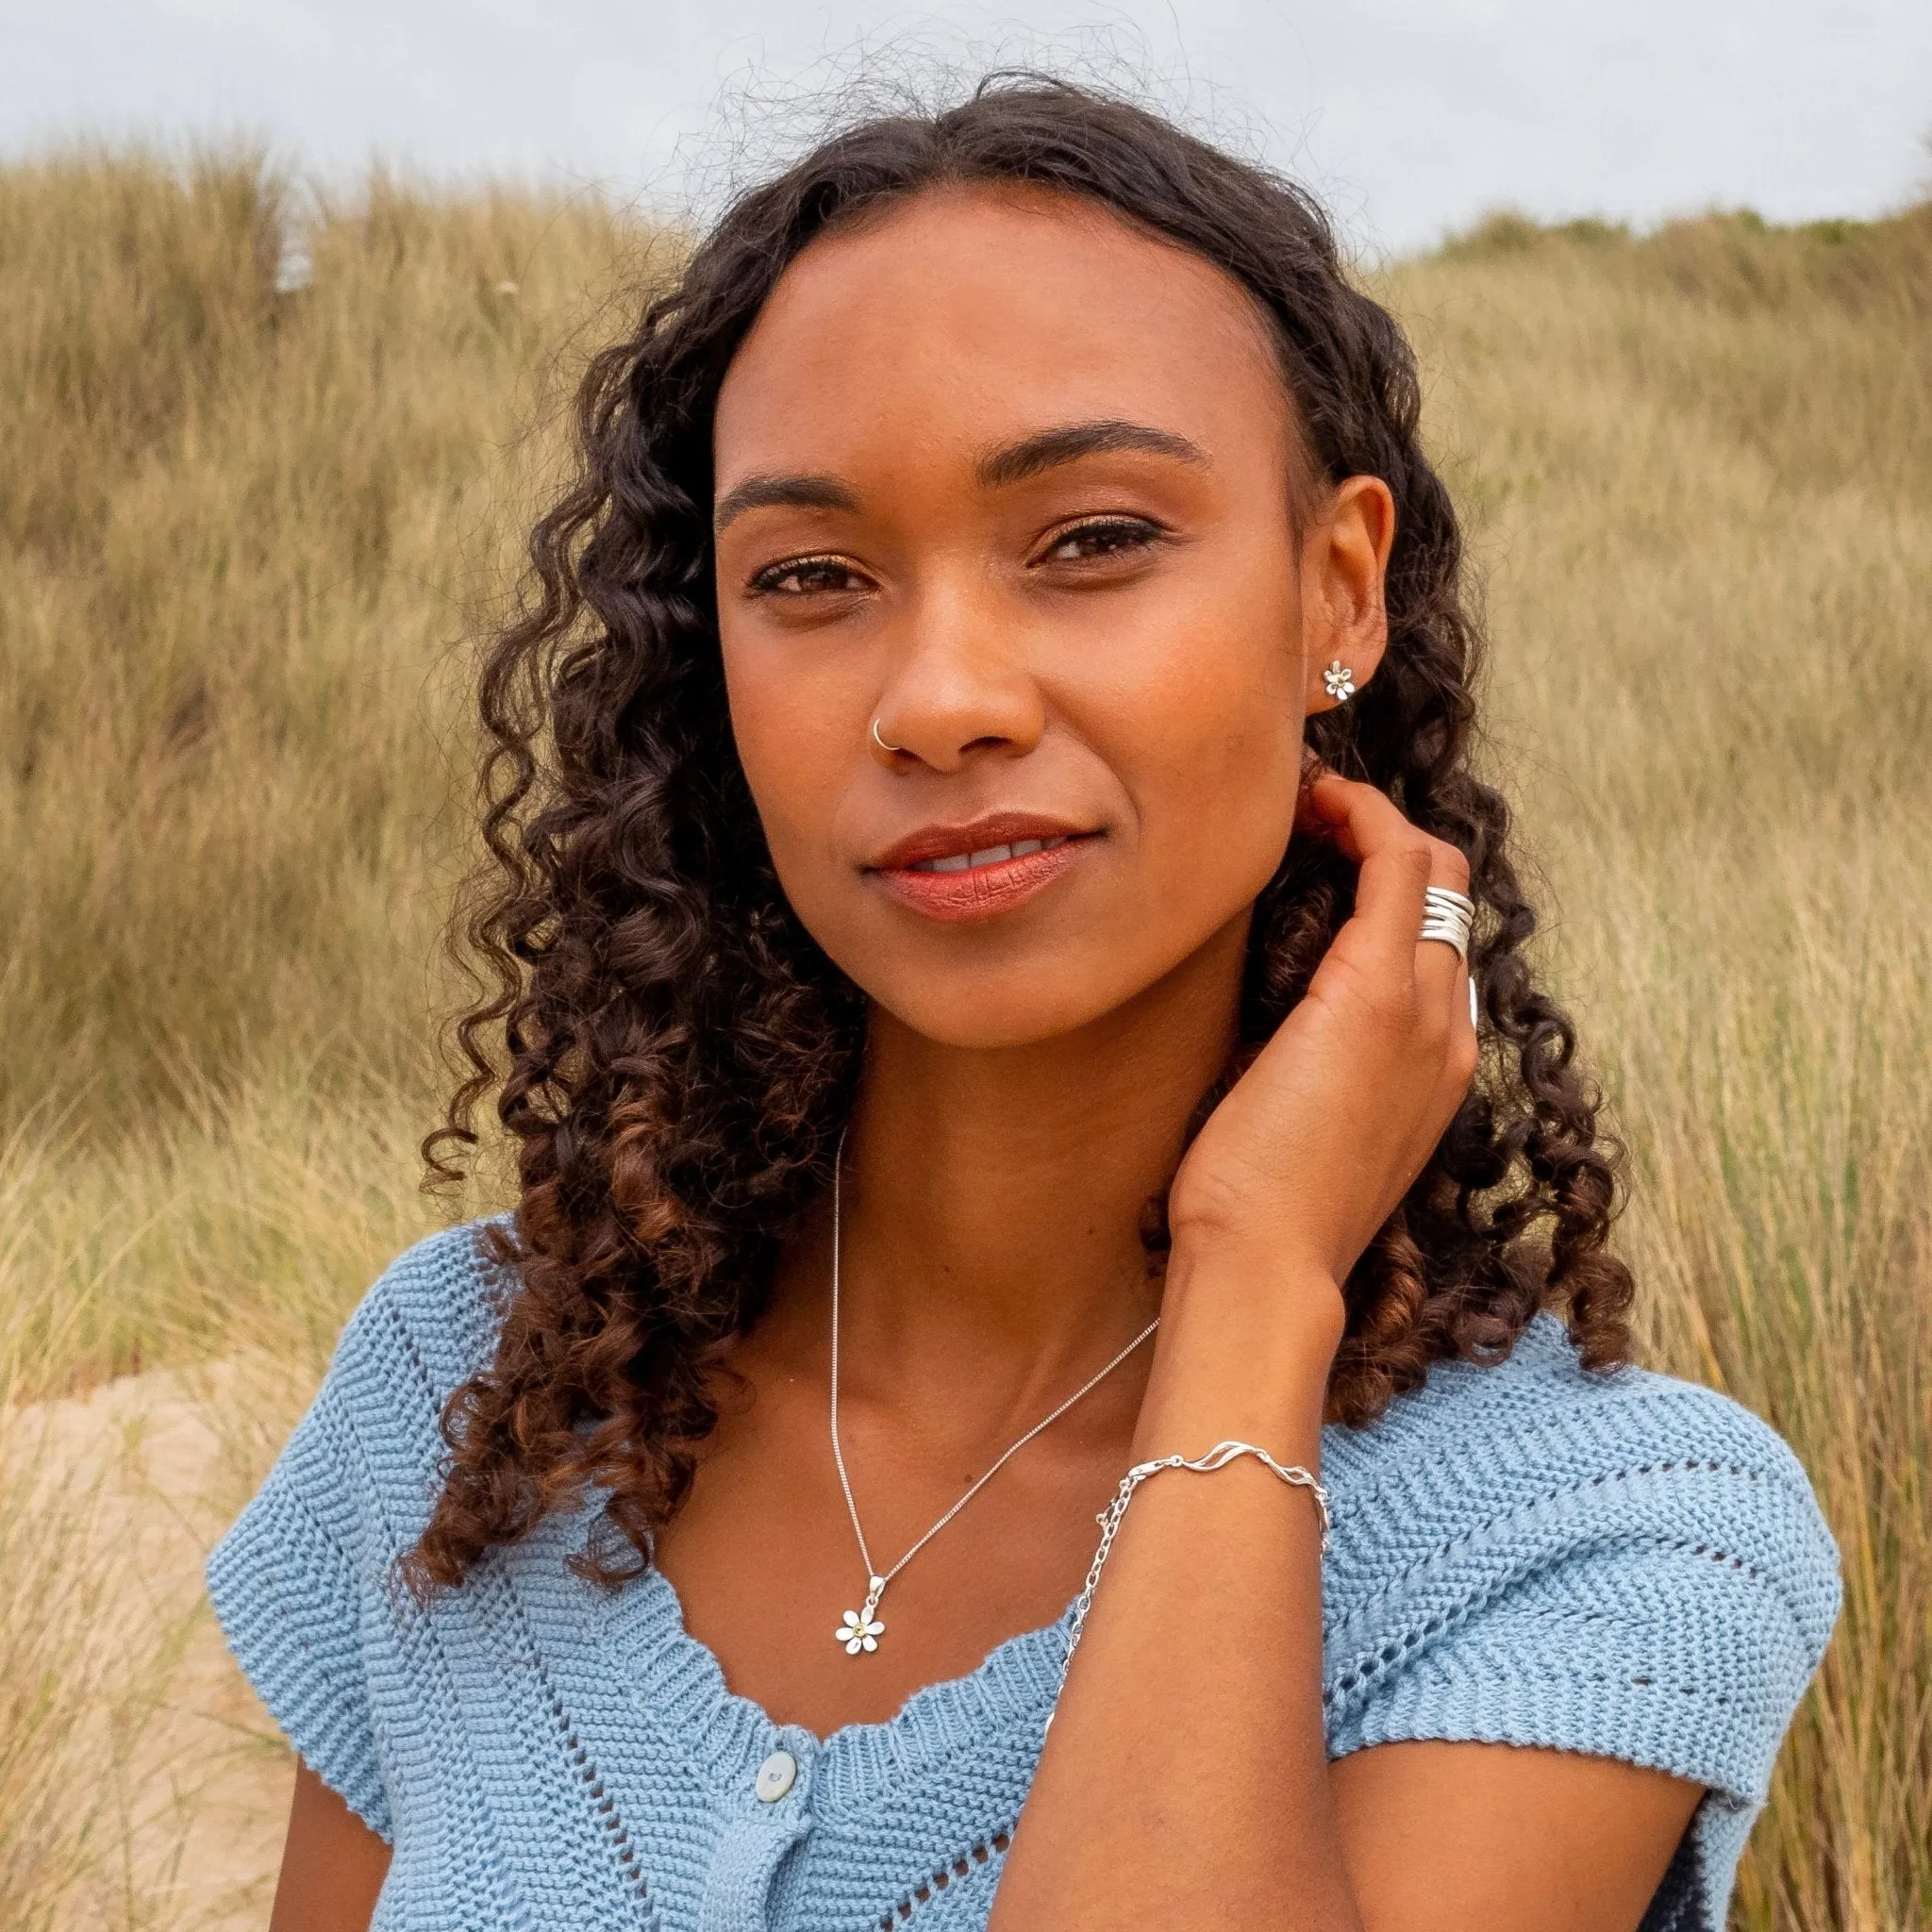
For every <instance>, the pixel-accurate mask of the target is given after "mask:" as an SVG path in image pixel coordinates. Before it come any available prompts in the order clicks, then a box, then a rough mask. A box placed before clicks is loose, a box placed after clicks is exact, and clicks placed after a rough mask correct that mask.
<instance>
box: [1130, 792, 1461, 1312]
mask: <svg viewBox="0 0 1932 1932" xmlns="http://www.w3.org/2000/svg"><path fill="white" fill-rule="evenodd" d="M1298 829H1299V830H1301V831H1303V832H1305V833H1311V834H1313V835H1314V836H1317V837H1322V838H1326V839H1328V840H1330V841H1333V843H1334V844H1335V845H1337V846H1338V847H1339V848H1340V849H1341V851H1342V852H1343V853H1345V854H1346V855H1347V856H1348V857H1349V858H1353V859H1355V860H1356V861H1357V863H1358V864H1359V866H1360V868H1361V874H1360V879H1359V882H1358V884H1357V891H1356V905H1355V911H1354V914H1353V916H1352V917H1351V918H1350V919H1349V920H1348V921H1347V923H1346V924H1344V925H1343V926H1342V928H1341V931H1340V932H1339V933H1337V934H1336V936H1335V940H1334V941H1333V943H1332V944H1331V945H1330V947H1329V949H1328V952H1327V954H1326V956H1325V957H1324V959H1323V961H1322V963H1321V965H1320V967H1319V968H1318V969H1317V970H1316V973H1315V976H1314V978H1313V980H1312V982H1311V983H1310V985H1309V987H1308V990H1307V994H1306V996H1305V997H1304V998H1303V999H1302V1000H1301V1001H1300V1002H1299V1003H1298V1004H1297V1005H1296V1007H1295V1008H1294V1010H1293V1011H1292V1012H1291V1013H1290V1014H1289V1016H1288V1018H1287V1019H1286V1020H1284V1021H1283V1022H1282V1024H1281V1025H1280V1026H1279V1028H1277V1030H1276V1031H1275V1033H1274V1038H1273V1039H1271V1040H1270V1041H1268V1043H1267V1044H1266V1045H1265V1046H1264V1047H1262V1049H1261V1051H1260V1052H1259V1054H1258V1055H1257V1057H1256V1058H1255V1060H1254V1062H1253V1064H1252V1065H1251V1066H1250V1067H1249V1068H1248V1069H1247V1071H1246V1072H1245V1073H1244V1074H1242V1075H1241V1078H1240V1080H1239V1081H1237V1082H1236V1084H1235V1086H1234V1087H1233V1089H1232V1090H1231V1091H1229V1092H1228V1094H1227V1095H1226V1097H1225V1098H1224V1099H1223V1100H1222V1102H1221V1103H1220V1105H1219V1106H1217V1107H1216V1108H1215V1109H1214V1111H1213V1113H1212V1114H1211V1115H1210V1116H1209V1117H1208V1123H1207V1124H1206V1125H1205V1126H1204V1127H1203V1128H1202V1130H1201V1132H1200V1134H1199V1135H1198V1136H1197V1137H1196V1138H1195V1141H1194V1142H1193V1145H1192V1146H1191V1148H1190V1149H1189V1151H1188V1155H1187V1158H1185V1159H1184V1160H1183V1161H1182V1163H1181V1167H1180V1171H1179V1173H1178V1174H1176V1176H1175V1178H1174V1187H1173V1189H1172V1191H1171V1193H1170V1196H1169V1203H1168V1217H1169V1224H1170V1227H1171V1228H1172V1231H1173V1236H1174V1251H1175V1257H1176V1259H1177V1260H1178V1259H1179V1258H1180V1257H1183V1256H1187V1257H1190V1258H1191V1259H1194V1260H1198V1259H1200V1258H1201V1257H1203V1256H1204V1255H1220V1254H1223V1253H1232V1254H1235V1255H1239V1256H1243V1257H1246V1256H1257V1255H1263V1254H1265V1255H1266V1256H1267V1257H1269V1263H1270V1265H1269V1271H1268V1272H1269V1274H1271V1275H1272V1276H1273V1277H1274V1278H1275V1279H1278V1280H1290V1281H1294V1282H1297V1283H1304V1282H1309V1281H1325V1282H1330V1283H1333V1284H1334V1285H1335V1287H1336V1288H1337V1290H1338V1291H1339V1289H1340V1286H1341V1283H1342V1282H1343V1281H1344V1280H1345V1279H1346V1278H1347V1276H1348V1273H1349V1271H1350V1269H1351V1268H1353V1267H1354V1265H1355V1263H1356V1261H1357V1257H1359V1256H1360V1255H1361V1253H1362V1251H1363V1249H1364V1248H1366V1247H1367V1245H1368V1244H1369V1242H1370V1241H1371V1240H1373V1239H1374V1234H1375V1231H1376V1229H1377V1228H1379V1227H1380V1226H1381V1224H1383V1222H1384V1221H1386V1220H1387V1219H1388V1217H1389V1215H1390V1214H1391V1211H1392V1210H1393V1209H1394V1208H1395V1207H1396V1205H1397V1203H1399V1202H1400V1201H1401V1199H1402V1197H1403V1195H1404V1194H1405V1193H1407V1191H1408V1189H1409V1187H1410V1186H1411V1185H1412V1184H1413V1182H1414V1181H1415V1178H1416V1176H1417V1175H1418V1174H1421V1172H1422V1171H1423V1169H1424V1166H1425V1165H1426V1164H1427V1162H1428V1159H1429V1157H1430V1155H1431V1154H1432V1153H1433V1152H1434V1150H1435V1147H1436V1144H1437V1142H1438V1141H1440V1140H1441V1136H1442V1133H1443V1131H1444V1129H1445V1128H1446V1127H1447V1126H1448V1124H1449V1123H1450V1121H1451V1120H1452V1119H1453V1118H1454V1117H1455V1114H1456V1110H1457V1108H1458V1107H1459V1106H1460V1105H1461V1103H1462V1100H1463V1098H1464V1096H1465V1095H1466V1094H1467V1092H1468V1091H1469V1083H1470V1081H1471V1079H1472V1078H1473V1077H1474V1073H1475V1067H1476V1054H1477V1045H1476V1032H1475V1028H1474V1025H1473V1024H1471V1020H1470V1004H1469V975H1468V970H1467V968H1466V967H1465V966H1464V964H1463V962H1462V961H1461V960H1460V959H1459V958H1457V954H1456V951H1455V949H1454V948H1453V947H1451V946H1448V945H1445V944H1443V943H1441V941H1433V940H1432V941H1426V942H1424V941H1422V940H1420V938H1419V937H1418V935H1419V934H1420V932H1421V929H1422V923H1423V912H1424V900H1423V894H1424V888H1426V887H1428V886H1431V885H1436V886H1448V887H1452V888H1453V889H1454V890H1455V891H1458V892H1466V891H1468V890H1469V863H1468V861H1467V859H1466V858H1464V857H1463V855H1462V854H1461V853H1460V852H1459V851H1457V849H1456V847H1455V846H1453V845H1449V844H1446V843H1445V842H1444V841H1441V840H1440V839H1433V838H1430V837H1429V836H1428V835H1427V834H1426V833H1424V832H1421V831H1419V830H1417V829H1416V827H1415V826H1414V825H1412V824H1409V822H1408V821H1407V819H1406V818H1404V817H1403V815H1402V813H1401V812H1400V811H1399V810H1398V809H1397V808H1396V807H1395V806H1394V804H1393V803H1392V802H1391V800H1390V799H1388V798H1387V797H1385V796H1384V795H1383V794H1382V793H1381V792H1379V791H1376V790H1375V789H1374V787H1373V786H1370V785H1361V784H1356V783H1353V782H1351V781H1349V780H1347V779H1343V778H1338V777H1336V776H1334V775H1332V774H1326V773H1324V774H1321V775H1319V776H1317V777H1316V778H1315V779H1314V781H1313V783H1312V784H1311V785H1309V786H1308V788H1307V790H1306V791H1304V793H1303V798H1302V806H1301V814H1300V820H1299V825H1298ZM1337 1312H1338V1313H1339V1310H1337ZM1337 1332H1338V1333H1339V1329H1338V1331H1337Z"/></svg>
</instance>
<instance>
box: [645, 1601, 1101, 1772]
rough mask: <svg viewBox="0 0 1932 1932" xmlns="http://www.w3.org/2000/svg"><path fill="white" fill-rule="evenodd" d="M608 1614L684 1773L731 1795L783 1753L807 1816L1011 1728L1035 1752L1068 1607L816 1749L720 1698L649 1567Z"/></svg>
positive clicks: (813, 1737) (811, 1740) (713, 1666)
mask: <svg viewBox="0 0 1932 1932" xmlns="http://www.w3.org/2000/svg"><path fill="white" fill-rule="evenodd" d="M616 1607H617V1610H618V1615H619V1621H620V1624H621V1626H622V1629H623V1635H624V1638H625V1641H626V1643H627V1645H628V1647H629V1649H630V1650H631V1653H632V1655H633V1657H635V1658H636V1661H637V1665H638V1669H637V1671H636V1673H635V1674H633V1676H632V1678H631V1682H630V1690H631V1692H632V1694H633V1696H634V1697H635V1698H636V1700H637V1702H638V1703H639V1705H640V1707H641V1709H642V1712H643V1714H644V1716H645V1717H646V1719H647V1720H648V1721H649V1722H650V1723H651V1724H652V1725H653V1726H654V1728H655V1729H657V1730H658V1733H659V1734H660V1736H662V1737H664V1738H665V1739H666V1740H667V1741H669V1742H671V1743H672V1744H674V1745H675V1748H677V1749H678V1751H679V1752H680V1754H681V1755H682V1756H684V1757H685V1758H686V1759H687V1760H688V1761H689V1762H690V1763H691V1766H692V1768H693V1769H694V1770H697V1771H699V1772H700V1773H702V1774H706V1775H707V1777H708V1781H715V1782H719V1783H722V1784H724V1785H725V1786H727V1787H732V1788H741V1787H742V1785H743V1783H744V1781H745V1780H746V1778H747V1777H748V1776H749V1774H750V1772H751V1771H752V1770H753V1769H754V1768H755V1767H756V1766H757V1765H758V1763H759V1762H760V1761H762V1759H763V1758H765V1757H767V1756H769V1755H770V1754H771V1753H772V1752H773V1751H774V1750H779V1749H784V1750H789V1751H791V1753H792V1755H793V1756H794V1757H798V1758H799V1759H800V1760H801V1762H806V1763H809V1764H810V1766H811V1767H812V1774H813V1783H814V1803H815V1808H818V1807H824V1808H826V1809H833V1810H848V1809H856V1808H858V1807H860V1806H862V1805H864V1804H866V1803H868V1802H869V1801H872V1800H874V1799H875V1798H876V1796H877V1795H878V1794H879V1792H880V1791H881V1790H884V1789H886V1788H887V1787H888V1786H890V1785H891V1784H893V1783H897V1782H908V1781H910V1780H913V1779H916V1778H918V1777H919V1776H921V1775H922V1774H924V1773H925V1772H927V1771H929V1770H931V1769H932V1768H933V1767H934V1766H936V1765H939V1764H942V1763H945V1762H947V1761H949V1760H950V1759H952V1758H954V1757H958V1756H959V1755H960V1754H961V1753H962V1752H964V1751H968V1750H970V1749H972V1748H973V1747H974V1745H975V1744H981V1743H984V1742H986V1741H988V1740H989V1739H991V1738H995V1737H1000V1736H1004V1737H1005V1738H1006V1739H1008V1740H1010V1739H1011V1737H1012V1735H1013V1733H1014V1731H1015V1729H1019V1730H1021V1731H1023V1732H1024V1731H1034V1732H1035V1748H1036V1749H1037V1748H1038V1739H1039V1737H1040V1736H1043V1734H1044V1728H1045V1719H1046V1717H1047V1714H1048V1713H1049V1712H1050V1711H1051V1710H1052V1708H1053V1705H1054V1701H1055V1698H1056V1696H1057V1694H1058V1689H1059V1675H1060V1665H1061V1660H1062V1658H1063V1657H1064V1656H1065V1651H1066V1641H1067V1636H1068V1633H1069V1632H1070V1631H1071V1628H1072V1624H1073V1608H1074V1607H1073V1605H1072V1604H1071V1603H1069V1605H1068V1606H1067V1607H1066V1609H1064V1610H1063V1611H1062V1612H1061V1613H1060V1614H1059V1616H1058V1617H1056V1618H1055V1619H1054V1620H1053V1622H1051V1623H1050V1624H1038V1625H1036V1626H1034V1627H1033V1628H1031V1629H1027V1630H1022V1631H1018V1632H1016V1633H1015V1634H1014V1635H1013V1636H1011V1637H1008V1638H1006V1639H1004V1640H1003V1641H1001V1642H999V1643H997V1644H995V1645H994V1646H993V1648H992V1649H991V1650H990V1651H989V1652H988V1653H987V1654H986V1656H985V1657H983V1658H982V1659H981V1660H980V1661H979V1662H978V1663H977V1664H976V1665H974V1668H973V1669H972V1670H970V1671H968V1672H966V1673H964V1674H962V1675H959V1676H956V1677H941V1678H939V1679H937V1680H936V1681H934V1682H933V1683H930V1684H925V1685H922V1686H921V1687H920V1688H919V1689H918V1690H916V1691H913V1692H912V1693H911V1694H910V1695H909V1696H908V1698H907V1699H906V1701H905V1702H904V1703H903V1704H902V1705H900V1707H899V1708H898V1709H897V1710H896V1711H894V1712H893V1713H892V1715H891V1717H888V1718H883V1719H875V1720H870V1721H866V1722H858V1723H853V1724H841V1725H840V1727H839V1728H838V1729H837V1730H835V1731H833V1732H831V1733H829V1734H828V1735H827V1736H825V1737H824V1738H821V1737H820V1736H819V1735H818V1734H817V1733H816V1732H814V1731H811V1730H809V1729H808V1728H807V1727H806V1726H804V1725H802V1724H780V1723H779V1722H778V1721H777V1720H776V1719H775V1718H774V1717H773V1716H772V1714H771V1713H770V1712H769V1711H768V1710H767V1709H766V1708H765V1707H764V1706H763V1705H762V1704H760V1703H758V1700H757V1699H755V1698H751V1697H746V1696H743V1695H742V1694H741V1693H740V1692H738V1691H733V1690H732V1689H731V1688H730V1685H729V1683H728V1682H727V1681H726V1679H725V1675H724V1664H723V1663H722V1662H721V1661H720V1659H719V1657H718V1655H717V1653H716V1652H715V1651H713V1650H712V1648H711V1647H710V1645H709V1644H708V1643H706V1642H705V1641H703V1639H701V1638H698V1637H695V1636H693V1635H692V1634H691V1629H690V1627H689V1625H688V1624H686V1622H685V1617H684V1602H683V1599H682V1598H681V1597H680V1596H679V1594H678V1591H677V1586H676V1585H675V1583H673V1582H672V1580H671V1579H670V1577H669V1576H667V1575H666V1574H664V1572H663V1571H661V1570H660V1569H658V1567H657V1566H656V1565H655V1564H653V1565H652V1567H651V1568H650V1569H649V1570H647V1571H646V1572H645V1573H644V1574H642V1575H641V1576H640V1577H638V1578H637V1579H636V1580H635V1581H634V1582H633V1583H632V1584H631V1585H630V1586H629V1587H628V1588H627V1589H626V1590H625V1591H622V1592H621V1593H620V1596H619V1598H618V1599H617V1606H616ZM1029 1719H1030V1720H1032V1723H1031V1724H1028V1723H1026V1722H1025V1721H1026V1720H1029Z"/></svg>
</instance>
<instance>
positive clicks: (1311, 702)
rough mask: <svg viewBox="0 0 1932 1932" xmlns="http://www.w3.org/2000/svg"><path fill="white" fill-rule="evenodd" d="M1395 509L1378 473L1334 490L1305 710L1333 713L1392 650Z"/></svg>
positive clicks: (1322, 537)
mask: <svg viewBox="0 0 1932 1932" xmlns="http://www.w3.org/2000/svg"><path fill="white" fill-rule="evenodd" d="M1394 530H1395V505H1394V499H1393V498H1392V497H1391V494H1390V492H1389V486H1388V485H1387V484H1386V483H1385V482H1383V481H1382V479H1381V478H1380V477H1379V476H1351V477H1349V478H1348V479H1347V480H1346V481H1345V482H1343V483H1341V485H1340V486H1338V488H1337V489H1336V491H1335V494H1334V496H1333V497H1332V498H1331V499H1330V501H1329V505H1328V511H1327V515H1326V516H1325V517H1324V520H1323V527H1322V529H1321V531H1320V534H1319V538H1318V540H1317V541H1319V543H1320V546H1321V547H1320V551H1319V553H1318V556H1317V558H1315V559H1314V566H1315V567H1314V571H1313V573H1312V575H1314V577H1315V579H1316V581H1315V582H1314V583H1313V584H1311V585H1310V589H1311V591H1313V593H1314V594H1313V597H1312V598H1311V600H1310V602H1311V607H1312V609H1313V610H1315V611H1319V613H1320V615H1321V619H1322V622H1321V624H1320V626H1319V630H1318V633H1317V635H1315V636H1313V637H1310V638H1309V639H1308V641H1307V642H1308V669H1309V676H1308V692H1307V709H1308V711H1309V712H1310V713H1311V714H1312V713H1315V712H1320V711H1329V710H1333V709H1334V708H1335V707H1336V706H1337V705H1341V704H1346V703H1347V701H1348V700H1349V699H1350V698H1351V697H1353V696H1354V695H1355V694H1356V692H1357V691H1359V690H1360V689H1361V688H1362V686H1363V685H1365V684H1366V683H1368V681H1369V679H1370V677H1372V676H1373V675H1374V671H1375V667H1376V666H1377V665H1378V664H1379V663H1380V662H1381V661H1382V654H1383V652H1384V651H1385V650H1386V649H1387V648H1388V642H1389V619H1388V611H1387V607H1386V606H1385V604H1384V601H1383V574H1384V572H1385V570H1386V569H1387V566H1388V562H1389V551H1390V547H1391V543H1392V541H1393V539H1394Z"/></svg>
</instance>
